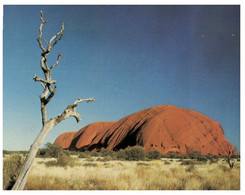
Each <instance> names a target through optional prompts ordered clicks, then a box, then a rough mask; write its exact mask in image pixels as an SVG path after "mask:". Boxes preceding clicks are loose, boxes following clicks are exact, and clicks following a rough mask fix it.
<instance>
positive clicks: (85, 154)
mask: <svg viewBox="0 0 245 195" xmlns="http://www.w3.org/2000/svg"><path fill="white" fill-rule="evenodd" d="M78 158H91V156H90V155H88V154H87V153H85V152H79V153H78Z"/></svg>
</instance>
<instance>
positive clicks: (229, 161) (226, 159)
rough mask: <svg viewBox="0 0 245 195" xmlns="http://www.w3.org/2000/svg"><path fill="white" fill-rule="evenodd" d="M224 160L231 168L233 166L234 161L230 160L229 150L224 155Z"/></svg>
mask: <svg viewBox="0 0 245 195" xmlns="http://www.w3.org/2000/svg"><path fill="white" fill-rule="evenodd" d="M225 161H226V162H227V163H228V165H229V167H230V168H231V169H232V168H233V167H234V164H235V161H234V159H233V160H232V155H231V151H229V152H228V155H227V156H226V158H225Z"/></svg>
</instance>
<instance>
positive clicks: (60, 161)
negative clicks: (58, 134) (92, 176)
mask: <svg viewBox="0 0 245 195" xmlns="http://www.w3.org/2000/svg"><path fill="white" fill-rule="evenodd" d="M77 164H78V162H77V159H75V158H73V157H71V156H68V155H65V154H63V155H59V156H58V158H57V160H52V161H48V162H45V165H46V166H48V167H49V166H60V167H67V166H69V167H74V166H75V165H77Z"/></svg>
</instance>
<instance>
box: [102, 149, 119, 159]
mask: <svg viewBox="0 0 245 195" xmlns="http://www.w3.org/2000/svg"><path fill="white" fill-rule="evenodd" d="M101 156H111V157H112V158H113V157H114V158H115V157H116V156H117V154H116V152H115V151H113V150H110V149H105V150H102V151H101Z"/></svg>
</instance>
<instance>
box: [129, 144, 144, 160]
mask: <svg viewBox="0 0 245 195" xmlns="http://www.w3.org/2000/svg"><path fill="white" fill-rule="evenodd" d="M125 154H126V160H136V161H139V160H145V157H146V155H145V149H144V148H143V147H141V146H134V147H132V148H127V149H125Z"/></svg>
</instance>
